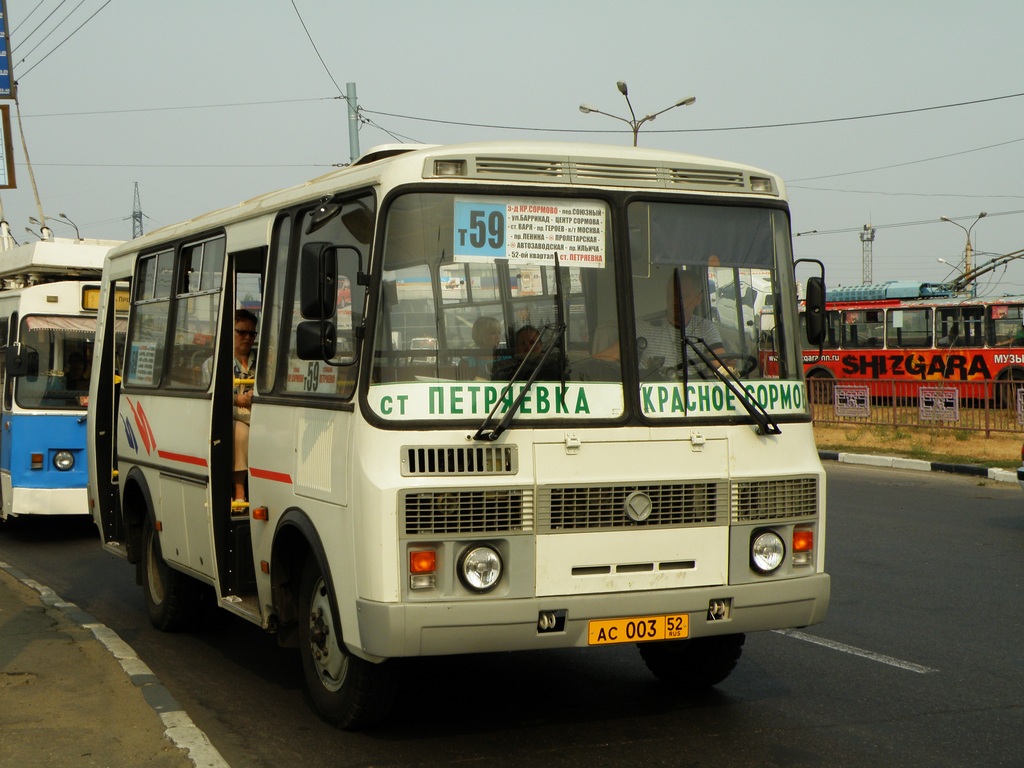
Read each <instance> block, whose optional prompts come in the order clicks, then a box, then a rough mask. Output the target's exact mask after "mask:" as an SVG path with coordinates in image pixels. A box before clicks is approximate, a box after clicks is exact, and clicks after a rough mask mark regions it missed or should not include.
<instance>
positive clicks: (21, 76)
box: [18, 0, 111, 80]
mask: <svg viewBox="0 0 1024 768" xmlns="http://www.w3.org/2000/svg"><path fill="white" fill-rule="evenodd" d="M110 2H111V0H107V2H105V3H104V4H103V5H101V6H100V7H99V8H97V9H96V10H95V11H94V12H93V14H92V16H90V17H89V18H87V19H86V20H85V21H83V22H82V23H81V24H79V25H78V26H77V27H75V29H74V30H73V31H72V32H71V34H70V35H68V36H67V37H65V38H64V39H63V40H61V41H60V42H59V43H57V45H55V46H54V47H53V48H51V49H50V52H49V53H47V54H46V55H45V56H43V58H41V59H39V61H37V62H36V63H35V64H33V65H32V66H31V67H29V68H28V69H27V70H25V71H24V72H22V73H21V74H20V75H18V79H19V80H23V79H24V78H25V75H27V74H28V73H29V72H31V71H32V70H33V69H35V68H36V67H38V66H39V65H40V64H42V63H43V62H44V61H46V60H47V59H48V58H50V56H52V55H53V54H54V52H56V51H57V50H58V49H59V48H60V47H61V46H62V45H64V43H66V42H67V41H68V40H70V39H71V38H72V37H74V36H75V35H76V34H78V32H79V30H81V29H82V27H84V26H85V25H86V24H88V23H89V22H90V21H92V20H93V19H95V18H96V16H97V15H98V14H99V12H100V11H102V10H103V9H104V8H106V7H107V6H108V5H110Z"/></svg>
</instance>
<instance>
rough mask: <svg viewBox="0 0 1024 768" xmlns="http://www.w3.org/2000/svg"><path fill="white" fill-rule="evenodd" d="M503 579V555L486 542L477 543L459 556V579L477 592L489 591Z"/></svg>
mask: <svg viewBox="0 0 1024 768" xmlns="http://www.w3.org/2000/svg"><path fill="white" fill-rule="evenodd" d="M500 579H501V555H499V554H498V553H497V551H496V550H494V549H493V548H491V547H489V546H487V545H486V544H475V545H473V546H471V547H469V548H468V549H466V551H465V552H463V553H462V557H460V558H459V580H460V581H462V583H463V584H464V585H465V586H466V587H467V588H469V589H472V590H474V591H476V592H489V591H490V590H492V589H494V587H495V586H496V585H497V583H498V581H499V580H500Z"/></svg>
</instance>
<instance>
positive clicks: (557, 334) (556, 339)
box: [473, 323, 565, 440]
mask: <svg viewBox="0 0 1024 768" xmlns="http://www.w3.org/2000/svg"><path fill="white" fill-rule="evenodd" d="M547 331H552V332H553V334H554V335H553V337H552V343H550V344H548V345H547V347H546V348H545V349H544V352H543V354H542V355H541V356H540V360H538V361H537V363H536V365H534V366H533V370H532V371H530V375H529V376H528V377H527V378H526V382H525V383H524V384H523V387H522V389H520V391H519V394H518V395H517V396H516V399H515V400H513V401H512V405H510V406H509V409H508V410H507V411H505V415H504V416H502V417H501V421H499V422H498V424H497V426H495V427H494V428H493V429H487V425H488V424H490V423H491V420H492V419H493V418H494V414H495V412H496V411H497V410H498V406H500V405H501V404H502V403H503V402H504V401H505V398H506V397H508V394H509V392H510V391H511V390H512V385H513V384H515V383H516V382H517V381H519V374H520V373H522V371H523V368H524V367H525V366H526V365H527V363H529V362H530V354H531V353H532V352H533V350H534V349H535V348H536V347H537V345H538V344H540V343H541V340H542V339H543V338H544V334H545V333H546V332H547ZM564 334H565V326H564V325H559V324H558V323H551V324H549V325H545V326H544V327H543V328H542V329H541V332H540V334H538V336H537V338H536V339H535V340H534V342H533V344H532V345H531V347H530V350H529V351H528V352H527V353H526V354H525V355H523V359H522V360H521V361H520V362H519V365H518V366H517V367H516V370H515V371H514V372H513V374H512V377H511V378H510V379H509V382H508V384H507V385H505V388H504V389H503V390H501V394H500V395H498V399H497V401H496V402H495V403H494V407H493V408H491V411H490V413H488V414H487V417H486V418H485V419H484V423H483V424H481V425H480V429H478V430H477V431H476V434H474V435H473V439H474V440H497V439H498V438H499V437H500V436H501V433H502V432H504V431H505V430H506V429H508V426H509V424H511V423H512V419H513V418H515V415H516V413H518V411H519V406H520V405H522V403H523V400H525V399H526V396H527V395H528V394H529V392H530V388H531V387H533V383H534V382H535V381H536V380H537V377H538V376H540V372H541V370H542V369H543V368H544V363H546V362H547V360H548V357H549V356H550V355H551V352H552V350H554V348H555V345H556V344H560V343H561V340H562V336H563V335H564ZM562 378H563V381H562V391H561V394H560V395H559V396H560V397H565V380H564V379H565V374H564V373H563V374H562Z"/></svg>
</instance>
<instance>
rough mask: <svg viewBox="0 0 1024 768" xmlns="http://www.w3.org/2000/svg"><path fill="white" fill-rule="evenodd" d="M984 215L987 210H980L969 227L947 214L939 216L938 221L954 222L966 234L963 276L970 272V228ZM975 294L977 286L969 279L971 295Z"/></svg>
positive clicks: (971, 249)
mask: <svg viewBox="0 0 1024 768" xmlns="http://www.w3.org/2000/svg"><path fill="white" fill-rule="evenodd" d="M986 216H988V212H987V211H982V212H981V213H979V214H978V215H977V217H976V218H975V219H974V221H972V222H971V226H969V227H965V226H964V225H963V224H960V223H959V222H956V221H953V220H952V219H951V218H949V216H940V217H939V221H948V222H949V223H950V224H955V225H956V226H958V227H960V229H962V230H963V231H964V234H965V235H967V244H966V245H965V246H964V276H965V277H966V276H967V275H969V274H970V273H971V258H972V257H973V256H974V248H973V247H971V230H972V229H974V225H975V224H977V223H978V222H979V221H981V220H982V219H984V218H985V217H986ZM977 295H978V286H977V284H976V283H975V282H974V281H973V280H972V281H971V296H972V297H973V296H977Z"/></svg>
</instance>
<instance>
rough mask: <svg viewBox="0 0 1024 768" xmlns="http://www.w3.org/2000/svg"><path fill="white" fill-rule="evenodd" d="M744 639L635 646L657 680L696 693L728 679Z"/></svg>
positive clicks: (731, 637) (733, 637)
mask: <svg viewBox="0 0 1024 768" xmlns="http://www.w3.org/2000/svg"><path fill="white" fill-rule="evenodd" d="M745 640H746V636H745V635H742V634H739V635H720V636H717V637H697V638H694V639H692V640H665V641H660V642H654V643H638V644H637V647H638V648H639V649H640V657H641V658H642V659H643V660H644V663H645V664H646V665H647V668H648V669H649V670H651V672H652V673H654V676H655V677H657V678H658V679H659V680H662V681H664V682H666V683H670V684H671V685H674V686H679V687H681V688H689V689H691V690H697V689H700V688H710V687H711V686H713V685H717V684H718V683H720V682H722V681H723V680H725V678H727V677H728V676H729V673H730V672H732V671H733V669H735V667H736V662H738V661H739V660H740V655H741V654H742V653H743V643H744V641H745Z"/></svg>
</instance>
